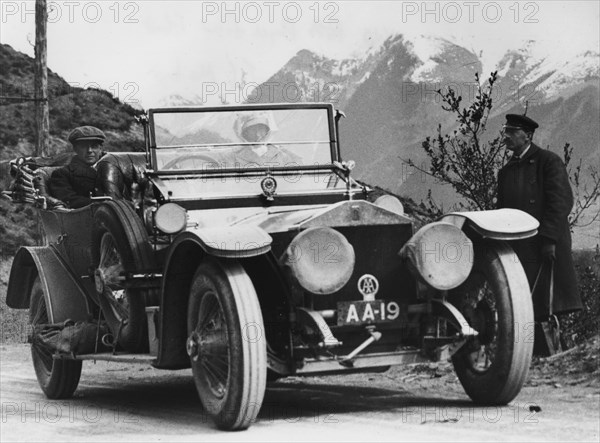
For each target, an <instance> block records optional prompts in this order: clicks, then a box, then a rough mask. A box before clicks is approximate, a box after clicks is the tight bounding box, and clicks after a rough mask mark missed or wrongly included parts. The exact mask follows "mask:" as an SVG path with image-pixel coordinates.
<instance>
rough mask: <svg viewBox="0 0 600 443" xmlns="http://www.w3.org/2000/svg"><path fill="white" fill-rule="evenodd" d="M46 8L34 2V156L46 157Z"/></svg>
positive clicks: (47, 130) (47, 145) (48, 137)
mask: <svg viewBox="0 0 600 443" xmlns="http://www.w3.org/2000/svg"><path fill="white" fill-rule="evenodd" d="M47 27H48V8H47V5H46V0H36V1H35V80H34V89H35V126H36V145H35V154H36V156H42V157H48V156H49V155H50V152H49V141H50V114H49V110H48V67H47V63H48V52H47V39H46V35H47Z"/></svg>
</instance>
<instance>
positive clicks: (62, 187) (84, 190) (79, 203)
mask: <svg viewBox="0 0 600 443" xmlns="http://www.w3.org/2000/svg"><path fill="white" fill-rule="evenodd" d="M98 189H99V183H98V174H97V172H96V169H94V168H93V167H91V166H89V165H88V164H87V163H85V162H84V161H83V160H81V159H80V158H79V157H77V156H75V157H73V158H72V159H71V163H69V164H68V165H66V166H63V167H62V168H60V169H57V170H56V171H54V172H53V173H52V176H51V177H50V193H51V194H52V196H53V197H55V198H58V199H59V200H62V201H63V202H65V203H66V204H67V205H68V206H69V207H70V208H82V207H84V206H87V205H89V204H90V203H92V199H91V198H90V195H98V194H99V192H98Z"/></svg>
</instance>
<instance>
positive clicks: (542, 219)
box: [498, 114, 582, 321]
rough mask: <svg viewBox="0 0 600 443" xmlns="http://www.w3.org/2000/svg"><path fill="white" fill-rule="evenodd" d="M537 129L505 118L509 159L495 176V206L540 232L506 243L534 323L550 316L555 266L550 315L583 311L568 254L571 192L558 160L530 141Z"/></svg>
mask: <svg viewBox="0 0 600 443" xmlns="http://www.w3.org/2000/svg"><path fill="white" fill-rule="evenodd" d="M537 127H538V124H537V123H536V122H535V121H533V120H532V119H530V118H528V117H526V116H523V115H516V114H508V115H507V116H506V124H505V126H504V143H505V145H506V149H508V150H509V151H512V157H511V158H510V160H509V161H508V163H507V164H506V165H505V166H504V167H503V168H502V169H501V170H500V172H499V174H498V207H499V208H515V209H520V210H522V211H525V212H527V213H528V214H530V215H532V216H533V217H535V218H536V219H537V220H538V221H539V223H540V227H539V229H538V235H536V236H535V237H533V238H529V239H525V240H520V241H517V242H511V244H512V246H513V248H514V249H515V252H516V253H517V255H518V257H519V260H520V261H521V263H522V265H523V268H524V269H525V273H526V274H527V279H528V280H529V285H530V286H531V287H532V288H533V285H534V282H535V280H536V277H537V276H538V271H539V269H540V266H541V265H542V264H544V268H543V271H542V274H541V275H540V278H539V283H538V285H537V287H536V290H535V292H534V294H533V295H532V297H533V308H534V314H535V319H536V320H538V321H543V320H547V319H548V315H549V303H548V301H549V289H550V288H549V283H550V275H549V272H550V267H551V263H552V262H553V263H554V294H553V304H552V306H553V309H552V311H553V314H565V313H568V312H572V311H576V310H580V309H581V308H582V303H581V298H580V296H579V291H578V288H577V281H576V277H575V268H574V266H573V257H572V254H571V232H570V230H569V223H568V216H569V213H570V212H571V208H572V207H573V193H572V191H571V186H570V185H569V177H568V174H567V171H566V168H565V165H564V163H563V161H562V160H561V159H560V157H559V156H558V155H556V154H555V153H553V152H551V151H549V150H545V149H540V147H538V146H536V145H535V144H533V143H532V142H531V139H532V137H533V133H534V131H535V129H536V128H537Z"/></svg>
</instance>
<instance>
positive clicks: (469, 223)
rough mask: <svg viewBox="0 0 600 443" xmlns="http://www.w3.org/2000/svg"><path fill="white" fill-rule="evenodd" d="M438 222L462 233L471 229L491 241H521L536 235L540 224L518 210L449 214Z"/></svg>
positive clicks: (505, 209)
mask: <svg viewBox="0 0 600 443" xmlns="http://www.w3.org/2000/svg"><path fill="white" fill-rule="evenodd" d="M440 221H444V222H447V223H452V224H453V225H455V226H457V227H459V228H461V229H462V230H463V231H464V230H465V228H466V227H469V228H471V229H472V230H473V231H474V232H475V233H477V234H479V235H480V236H481V237H483V238H490V239H492V240H522V239H524V238H529V237H533V236H534V235H536V234H537V228H538V227H539V226H540V223H539V222H538V221H537V220H536V219H535V218H534V217H532V216H531V215H529V214H527V213H526V212H523V211H521V210H519V209H509V208H503V209H493V210H490V211H474V212H451V213H450V214H446V215H444V216H443V217H442V218H441V219H440Z"/></svg>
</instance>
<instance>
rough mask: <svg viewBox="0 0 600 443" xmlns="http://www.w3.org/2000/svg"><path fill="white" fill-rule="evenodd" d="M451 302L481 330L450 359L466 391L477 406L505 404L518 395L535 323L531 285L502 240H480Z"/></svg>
mask: <svg viewBox="0 0 600 443" xmlns="http://www.w3.org/2000/svg"><path fill="white" fill-rule="evenodd" d="M448 299H449V301H450V302H451V303H452V304H454V306H456V307H457V308H458V309H459V310H460V311H461V313H462V314H463V315H464V317H465V319H466V320H467V321H468V322H469V324H470V325H471V327H473V328H474V329H475V330H476V331H477V332H478V333H479V334H478V335H477V336H476V337H473V338H470V339H469V340H468V341H467V342H466V343H465V344H464V345H463V346H462V348H460V349H459V350H458V352H457V353H456V354H454V356H453V357H452V362H453V364H454V368H455V370H456V373H457V376H458V378H459V380H460V381H461V383H462V385H463V387H464V388H465V391H466V393H467V394H468V395H469V396H470V397H471V398H472V399H473V400H474V401H475V402H476V403H480V404H506V403H508V402H510V401H511V400H512V399H513V398H515V397H516V396H517V394H518V393H519V391H520V390H521V387H522V386H523V383H524V382H525V379H526V378H527V374H528V371H529V365H530V363H531V355H532V351H533V341H531V340H527V339H526V336H525V333H524V332H525V331H526V329H527V327H528V325H529V326H530V325H532V324H533V308H532V304H531V295H530V292H529V284H528V282H527V278H526V276H525V272H524V271H523V268H522V266H521V264H520V263H519V262H518V260H517V258H516V255H515V254H514V252H513V250H512V249H511V248H510V246H508V245H507V244H505V243H498V242H490V243H481V244H478V245H477V247H476V248H475V257H474V266H473V270H472V272H471V275H470V276H469V278H468V279H467V280H466V281H465V282H464V283H463V284H462V285H461V286H459V287H458V288H456V289H454V290H452V291H450V293H449V295H448Z"/></svg>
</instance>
